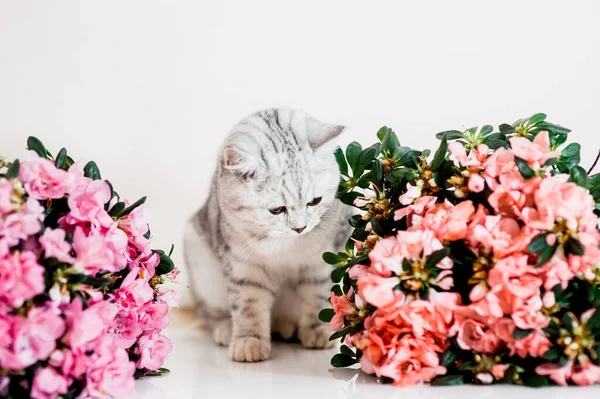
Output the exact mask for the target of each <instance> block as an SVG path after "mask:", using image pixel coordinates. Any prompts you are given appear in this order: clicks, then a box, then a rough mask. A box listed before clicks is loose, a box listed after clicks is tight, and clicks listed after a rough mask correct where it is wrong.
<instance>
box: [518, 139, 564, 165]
mask: <svg viewBox="0 0 600 399" xmlns="http://www.w3.org/2000/svg"><path fill="white" fill-rule="evenodd" d="M509 141H510V147H511V149H512V152H513V154H515V156H517V157H519V158H521V159H524V160H525V161H527V162H528V163H529V164H530V165H532V166H534V167H539V166H541V165H543V164H544V163H545V162H546V161H547V160H548V159H551V158H556V157H557V156H559V155H560V153H559V152H556V151H554V152H550V137H549V135H548V132H540V133H538V134H537V135H536V136H535V139H533V141H530V140H529V139H527V138H525V137H512V138H510V140H509Z"/></svg>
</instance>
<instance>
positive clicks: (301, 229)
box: [292, 226, 306, 234]
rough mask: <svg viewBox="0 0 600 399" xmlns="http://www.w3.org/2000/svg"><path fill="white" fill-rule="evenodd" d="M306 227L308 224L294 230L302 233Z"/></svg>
mask: <svg viewBox="0 0 600 399" xmlns="http://www.w3.org/2000/svg"><path fill="white" fill-rule="evenodd" d="M304 229H306V226H304V227H300V228H298V229H292V230H294V231H295V232H296V233H298V234H300V233H302V232H303V231H304Z"/></svg>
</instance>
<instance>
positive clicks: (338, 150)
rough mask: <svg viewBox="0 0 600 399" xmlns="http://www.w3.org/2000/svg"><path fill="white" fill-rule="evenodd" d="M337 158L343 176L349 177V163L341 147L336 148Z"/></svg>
mask: <svg viewBox="0 0 600 399" xmlns="http://www.w3.org/2000/svg"><path fill="white" fill-rule="evenodd" d="M334 154H335V160H336V161H337V164H338V167H339V168H340V173H341V174H342V175H343V176H346V177H348V163H347V162H346V157H345V156H344V152H343V151H342V149H341V148H340V147H337V148H336V149H335V152H334Z"/></svg>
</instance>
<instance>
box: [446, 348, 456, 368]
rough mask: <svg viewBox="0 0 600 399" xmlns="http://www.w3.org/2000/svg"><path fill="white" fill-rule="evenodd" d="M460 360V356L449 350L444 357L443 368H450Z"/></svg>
mask: <svg viewBox="0 0 600 399" xmlns="http://www.w3.org/2000/svg"><path fill="white" fill-rule="evenodd" d="M457 360H458V355H457V354H456V353H454V352H452V351H451V350H447V351H446V352H444V354H443V355H442V366H444V367H446V368H448V367H452V366H454V364H455V363H456V361H457Z"/></svg>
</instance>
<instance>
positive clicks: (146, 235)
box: [144, 225, 152, 240]
mask: <svg viewBox="0 0 600 399" xmlns="http://www.w3.org/2000/svg"><path fill="white" fill-rule="evenodd" d="M150 237H152V233H151V232H150V225H148V231H147V232H146V234H144V238H145V239H147V240H149V239H150Z"/></svg>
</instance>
